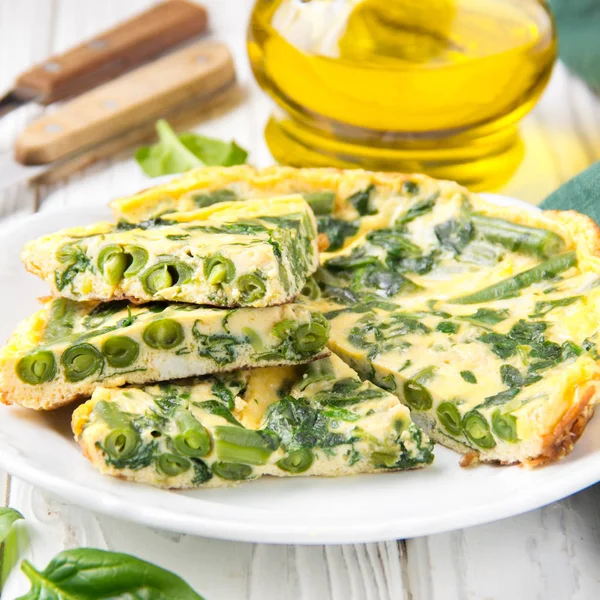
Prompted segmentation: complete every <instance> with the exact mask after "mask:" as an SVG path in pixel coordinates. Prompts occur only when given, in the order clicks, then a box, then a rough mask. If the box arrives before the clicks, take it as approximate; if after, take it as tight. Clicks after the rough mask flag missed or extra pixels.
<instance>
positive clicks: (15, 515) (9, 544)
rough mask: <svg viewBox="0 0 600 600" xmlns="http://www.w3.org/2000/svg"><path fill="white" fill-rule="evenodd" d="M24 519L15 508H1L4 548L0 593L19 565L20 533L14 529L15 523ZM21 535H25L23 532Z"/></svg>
mask: <svg viewBox="0 0 600 600" xmlns="http://www.w3.org/2000/svg"><path fill="white" fill-rule="evenodd" d="M20 519H23V515H22V514H21V513H20V512H19V511H18V510H15V509H14V508H0V544H3V546H2V561H1V565H0V591H1V590H2V588H3V587H4V584H5V583H6V580H7V579H8V576H9V574H10V572H11V571H12V569H13V567H14V566H15V565H16V564H17V560H18V555H19V535H18V534H19V532H18V531H17V530H16V529H15V528H14V527H13V525H14V523H15V522H16V521H18V520H20ZM21 533H24V532H23V531H21Z"/></svg>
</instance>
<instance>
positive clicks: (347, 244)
mask: <svg viewBox="0 0 600 600" xmlns="http://www.w3.org/2000/svg"><path fill="white" fill-rule="evenodd" d="M290 193H299V194H302V195H303V196H304V198H305V199H306V201H307V202H308V203H309V204H310V205H311V207H312V208H313V210H314V212H315V214H316V216H317V223H318V228H319V232H320V233H321V234H324V235H327V237H328V240H329V249H328V252H325V253H322V254H321V265H322V266H321V268H320V269H319V270H318V271H317V273H316V274H315V276H314V278H312V279H310V280H309V281H308V283H307V285H306V286H305V287H304V289H303V296H302V298H303V300H302V301H303V302H305V303H306V304H307V305H309V306H311V308H314V309H317V310H320V311H323V312H324V313H325V315H326V317H327V318H328V319H329V321H330V323H331V327H332V329H331V334H330V342H329V345H330V348H331V349H332V350H333V351H334V352H336V353H338V354H339V356H340V357H341V358H342V359H343V360H345V361H346V362H347V363H348V364H349V365H350V366H352V367H353V368H355V369H356V370H357V371H358V372H359V373H360V375H361V377H363V378H365V379H370V380H371V381H373V382H374V383H376V384H377V385H380V386H383V387H385V388H386V389H388V390H389V391H391V392H393V393H394V394H396V395H397V396H398V398H399V399H400V400H401V401H402V402H404V403H405V404H406V405H407V406H408V407H410V409H411V411H412V415H413V419H414V420H415V422H416V423H417V424H419V425H420V426H422V427H423V428H424V429H425V431H426V432H427V433H429V435H430V436H431V437H432V439H434V440H436V441H438V442H440V443H442V444H444V445H446V446H448V447H450V448H453V449H455V450H457V451H459V452H461V453H463V454H465V457H464V458H463V464H470V463H474V462H477V461H491V462H500V463H502V464H512V463H522V464H526V465H530V466H536V465H541V464H545V463H547V462H550V461H553V460H556V459H558V458H561V457H562V456H564V455H565V454H567V453H568V452H570V451H571V449H572V448H573V444H574V442H575V441H576V440H577V438H578V437H579V436H580V435H581V433H582V432H583V430H584V428H585V425H586V423H587V421H588V420H589V419H590V418H591V416H592V414H593V409H594V405H595V404H596V403H597V401H598V398H599V397H600V396H599V395H598V383H597V382H598V381H599V380H600V368H599V366H598V361H599V360H600V354H599V352H600V350H599V349H598V347H597V344H598V333H599V331H600V323H599V316H598V315H600V311H599V309H600V306H599V305H598V304H599V302H600V262H599V258H598V257H599V256H600V235H599V231H598V227H597V226H596V225H595V223H593V221H591V220H590V219H589V218H587V217H585V216H583V215H580V214H578V213H574V212H572V211H565V212H552V211H547V212H533V211H529V210H523V209H521V208H518V207H517V208H516V207H513V206H500V205H497V204H495V203H491V202H488V201H485V200H484V199H482V198H480V197H478V196H476V195H474V194H470V193H469V192H468V191H467V190H465V189H464V188H462V187H461V186H459V185H458V184H455V183H452V182H445V181H435V180H432V179H430V178H427V177H425V176H419V175H401V174H391V173H386V174H382V173H369V172H365V171H360V170H356V171H340V170H335V169H291V168H283V167H273V168H269V169H265V170H254V169H252V168H250V167H234V168H230V169H223V168H213V169H199V170H196V171H192V172H190V173H188V174H186V175H184V176H183V177H182V178H180V179H178V180H176V181H174V182H172V183H170V184H167V185H165V186H160V187H157V188H154V189H151V190H146V191H144V192H141V193H139V194H137V195H135V196H132V197H129V198H124V199H120V200H117V201H115V202H113V203H112V208H113V211H114V213H115V215H116V216H117V217H118V218H120V219H124V220H126V221H131V222H135V221H138V220H143V219H148V218H152V217H156V216H158V215H164V216H165V217H166V216H168V213H170V212H173V211H189V210H193V209H194V208H195V207H204V206H210V205H211V204H212V203H217V202H219V201H221V200H222V199H227V200H229V201H240V200H252V199H253V198H257V197H265V198H268V197H273V196H278V195H281V194H290Z"/></svg>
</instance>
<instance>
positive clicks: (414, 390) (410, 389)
mask: <svg viewBox="0 0 600 600" xmlns="http://www.w3.org/2000/svg"><path fill="white" fill-rule="evenodd" d="M404 400H405V402H406V404H408V406H410V408H412V409H414V410H429V409H430V408H431V407H432V406H433V398H432V397H431V393H430V392H429V390H428V389H427V388H426V387H425V386H424V385H422V384H421V383H419V382H418V381H415V380H413V379H409V380H408V381H405V382H404Z"/></svg>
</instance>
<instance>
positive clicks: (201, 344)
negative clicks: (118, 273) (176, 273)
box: [0, 298, 329, 410]
mask: <svg viewBox="0 0 600 600" xmlns="http://www.w3.org/2000/svg"><path fill="white" fill-rule="evenodd" d="M328 331H329V324H328V323H327V321H326V320H325V318H324V317H323V315H321V314H320V313H318V312H316V311H312V310H311V309H309V308H308V307H306V306H301V305H298V304H286V305H282V306H271V307H267V308H237V309H235V308H233V309H221V308H211V307H206V306H197V305H192V304H168V303H150V304H145V305H133V304H129V303H127V302H126V301H120V302H111V303H98V302H75V301H73V300H68V299H66V298H58V299H47V300H46V301H44V303H43V308H42V309H41V310H40V311H38V312H37V313H35V314H34V315H32V316H31V317H29V318H28V319H27V320H25V321H23V322H22V323H21V324H20V325H19V327H18V328H17V330H16V332H15V333H14V334H13V336H12V337H11V339H10V340H9V342H8V344H7V345H6V346H5V347H4V348H3V349H2V350H1V351H0V400H1V401H2V402H4V403H6V404H19V405H21V406H25V407H27V408H34V409H38V410H49V409H54V408H57V407H59V406H61V405H63V404H67V403H69V402H72V401H73V400H76V399H78V398H89V397H90V396H91V395H92V393H93V391H94V390H95V389H96V387H97V386H99V385H102V386H107V387H116V386H122V385H125V384H131V383H139V384H143V383H149V382H154V381H164V380H169V379H176V378H180V377H191V376H198V375H204V374H209V373H217V372H223V371H234V370H237V369H247V368H252V367H262V366H269V365H286V364H296V363H305V362H308V361H311V360H314V359H316V358H319V357H322V356H326V355H327V354H328V350H327V347H326V343H327V336H328Z"/></svg>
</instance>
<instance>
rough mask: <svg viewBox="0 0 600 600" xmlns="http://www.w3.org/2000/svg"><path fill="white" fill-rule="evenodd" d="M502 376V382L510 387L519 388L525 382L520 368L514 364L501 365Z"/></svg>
mask: <svg viewBox="0 0 600 600" xmlns="http://www.w3.org/2000/svg"><path fill="white" fill-rule="evenodd" d="M500 378H501V379H502V383H503V384H504V385H506V386H508V387H509V388H518V387H521V386H522V385H523V383H525V380H524V379H523V375H521V373H520V372H519V369H517V368H516V367H513V366H512V365H502V366H501V367H500Z"/></svg>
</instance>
